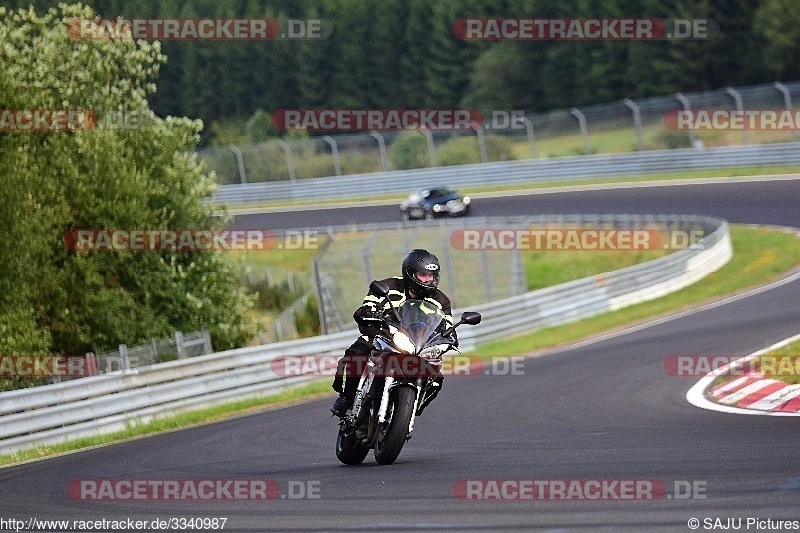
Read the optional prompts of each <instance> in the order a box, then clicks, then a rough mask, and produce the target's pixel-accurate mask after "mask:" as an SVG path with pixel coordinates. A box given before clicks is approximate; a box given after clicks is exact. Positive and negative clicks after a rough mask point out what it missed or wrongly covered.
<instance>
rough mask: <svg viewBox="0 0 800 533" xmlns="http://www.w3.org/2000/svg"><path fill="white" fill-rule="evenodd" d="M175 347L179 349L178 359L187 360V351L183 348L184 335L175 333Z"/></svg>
mask: <svg viewBox="0 0 800 533" xmlns="http://www.w3.org/2000/svg"><path fill="white" fill-rule="evenodd" d="M175 347H176V348H177V349H178V359H186V349H185V348H184V347H183V333H181V332H180V331H176V332H175Z"/></svg>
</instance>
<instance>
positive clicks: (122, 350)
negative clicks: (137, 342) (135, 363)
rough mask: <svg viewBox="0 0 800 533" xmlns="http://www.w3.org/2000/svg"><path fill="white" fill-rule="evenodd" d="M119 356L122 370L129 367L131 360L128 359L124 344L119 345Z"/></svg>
mask: <svg viewBox="0 0 800 533" xmlns="http://www.w3.org/2000/svg"><path fill="white" fill-rule="evenodd" d="M119 357H120V359H122V371H123V372H124V371H126V370H130V369H131V362H130V360H129V359H128V347H127V346H125V345H124V344H120V345H119Z"/></svg>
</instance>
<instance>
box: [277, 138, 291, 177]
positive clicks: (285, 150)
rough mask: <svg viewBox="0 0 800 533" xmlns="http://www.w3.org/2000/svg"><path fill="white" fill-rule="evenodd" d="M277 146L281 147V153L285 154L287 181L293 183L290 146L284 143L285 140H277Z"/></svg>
mask: <svg viewBox="0 0 800 533" xmlns="http://www.w3.org/2000/svg"><path fill="white" fill-rule="evenodd" d="M277 143H278V146H280V147H281V148H283V153H284V155H285V156H286V166H287V167H289V181H291V182H292V183H294V163H292V148H291V147H290V146H289V145H288V144H286V141H281V140H280V139H279V140H278V141H277Z"/></svg>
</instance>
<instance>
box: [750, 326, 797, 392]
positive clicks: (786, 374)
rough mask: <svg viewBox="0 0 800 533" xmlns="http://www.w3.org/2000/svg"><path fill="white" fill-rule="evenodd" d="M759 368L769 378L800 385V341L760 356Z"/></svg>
mask: <svg viewBox="0 0 800 533" xmlns="http://www.w3.org/2000/svg"><path fill="white" fill-rule="evenodd" d="M798 330H800V326H798ZM765 362H766V363H765ZM759 367H760V369H761V370H762V371H763V372H764V376H765V377H767V378H770V379H777V380H780V381H785V382H786V383H791V384H800V341H795V342H792V343H790V344H787V345H786V346H784V347H783V348H778V349H777V350H772V351H770V352H767V353H765V354H763V355H761V356H759ZM773 370H774V372H773Z"/></svg>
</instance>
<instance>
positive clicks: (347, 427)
mask: <svg viewBox="0 0 800 533" xmlns="http://www.w3.org/2000/svg"><path fill="white" fill-rule="evenodd" d="M370 290H371V291H372V292H373V293H375V294H377V295H378V296H380V297H382V298H384V300H385V301H387V302H389V306H390V309H391V311H390V313H389V316H386V317H384V318H383V319H382V327H381V330H380V333H378V334H376V335H375V336H374V338H373V347H374V349H373V351H372V354H371V356H370V358H369V360H368V361H367V364H366V365H365V368H364V370H363V372H362V374H361V378H360V381H359V384H358V391H357V392H356V396H355V401H354V402H353V407H352V408H351V409H350V410H349V411H348V412H347V413H346V414H345V415H344V416H343V417H341V420H340V422H339V435H338V437H337V439H336V457H337V458H338V459H339V460H340V461H341V462H342V463H344V464H348V465H354V464H360V463H362V462H363V461H364V459H365V458H366V456H367V454H368V453H369V450H370V449H374V450H375V459H376V461H377V462H378V463H379V464H382V465H389V464H392V463H393V462H394V461H395V459H397V457H398V455H400V451H401V450H402V448H403V445H404V444H405V443H406V441H408V440H409V439H410V438H411V433H412V431H413V430H414V420H415V418H416V416H418V415H419V414H420V413H421V412H422V410H423V409H424V408H425V407H426V406H427V405H428V404H429V403H430V402H431V401H432V400H433V398H434V397H435V396H436V395H437V394H438V392H439V387H440V386H441V381H440V380H437V378H438V377H440V376H441V365H442V361H443V359H442V356H443V355H444V354H445V352H448V351H450V350H455V351H458V350H457V348H456V347H455V346H454V340H453V339H452V338H450V336H451V335H452V334H453V332H454V331H455V328H456V327H458V326H460V325H461V324H470V325H475V324H479V323H480V321H481V315H480V314H479V313H474V312H469V311H467V312H465V313H463V314H462V315H461V320H460V321H459V322H457V323H456V324H454V325H453V326H451V327H449V328H447V329H446V330H445V331H442V332H439V331H438V330H439V329H440V324H441V321H442V320H443V319H444V314H443V313H442V311H441V310H440V309H438V308H436V307H433V306H431V305H430V304H428V303H426V302H425V301H423V300H415V299H407V300H406V301H405V302H404V303H403V304H402V305H401V306H400V307H399V308H395V307H394V306H393V305H392V303H391V300H389V299H388V298H387V294H388V293H389V287H387V286H386V284H385V283H382V282H380V281H373V282H372V283H371V284H370Z"/></svg>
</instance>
